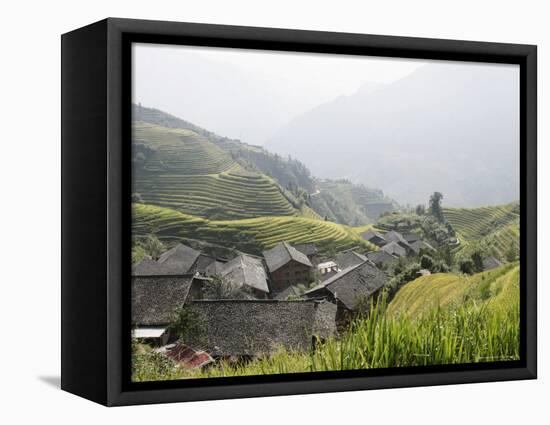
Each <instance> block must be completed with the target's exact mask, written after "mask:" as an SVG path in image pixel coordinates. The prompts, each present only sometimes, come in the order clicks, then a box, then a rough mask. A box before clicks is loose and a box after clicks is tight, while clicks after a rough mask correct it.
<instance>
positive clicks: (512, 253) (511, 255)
mask: <svg viewBox="0 0 550 425" xmlns="http://www.w3.org/2000/svg"><path fill="white" fill-rule="evenodd" d="M517 251H518V249H517V245H516V244H515V242H514V243H511V244H510V246H509V247H508V250H507V251H506V261H508V262H509V263H511V262H512V261H516V258H517Z"/></svg>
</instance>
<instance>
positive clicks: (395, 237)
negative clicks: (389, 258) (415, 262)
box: [384, 230, 414, 255]
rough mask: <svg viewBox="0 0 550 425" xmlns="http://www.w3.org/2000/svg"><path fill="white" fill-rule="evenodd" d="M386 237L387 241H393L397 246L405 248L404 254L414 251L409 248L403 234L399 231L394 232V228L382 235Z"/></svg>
mask: <svg viewBox="0 0 550 425" xmlns="http://www.w3.org/2000/svg"><path fill="white" fill-rule="evenodd" d="M384 237H385V238H386V241H387V243H388V244H389V243H391V242H395V243H396V244H398V245H399V246H401V247H402V248H403V249H405V251H406V254H405V255H409V254H412V253H413V252H414V251H413V249H412V248H411V246H410V244H409V243H408V242H407V240H406V239H405V238H404V237H403V235H402V234H401V233H399V232H396V231H395V230H392V231H390V232H388V233H386V234H385V235H384ZM386 245H387V244H386ZM386 245H384V246H386Z"/></svg>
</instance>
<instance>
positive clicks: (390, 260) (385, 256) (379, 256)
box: [367, 250, 398, 267]
mask: <svg viewBox="0 0 550 425" xmlns="http://www.w3.org/2000/svg"><path fill="white" fill-rule="evenodd" d="M367 258H368V259H369V260H370V261H372V262H373V263H374V264H375V265H376V266H377V267H389V266H391V265H393V264H395V263H396V262H397V261H398V258H397V257H394V256H393V255H391V254H389V253H387V252H386V251H383V250H379V251H372V252H368V253H367Z"/></svg>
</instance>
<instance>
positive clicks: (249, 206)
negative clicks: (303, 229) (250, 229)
mask: <svg viewBox="0 0 550 425" xmlns="http://www.w3.org/2000/svg"><path fill="white" fill-rule="evenodd" d="M133 131H134V135H133V137H134V143H135V145H134V146H138V147H141V146H145V147H147V148H148V151H147V155H146V159H145V161H144V164H142V165H141V164H140V166H136V167H134V179H133V180H134V181H133V184H134V186H133V189H132V191H133V192H134V193H139V195H140V196H141V199H142V200H143V202H144V203H147V204H153V205H158V206H162V207H168V208H172V209H175V210H178V211H181V212H184V213H187V214H191V215H196V216H199V217H205V218H212V217H213V218H217V219H240V218H251V217H261V216H287V215H295V214H297V213H298V212H297V211H296V210H295V209H294V208H293V206H292V205H291V204H290V203H289V202H288V200H287V199H286V197H285V196H284V195H283V194H282V193H281V190H280V188H279V186H278V185H277V184H276V183H275V182H274V181H273V180H272V179H270V178H269V177H267V176H265V175H263V174H258V173H252V172H249V171H246V170H244V169H243V168H242V167H241V166H239V165H238V164H236V163H235V162H234V161H233V160H232V158H231V157H230V156H229V155H228V154H227V153H226V152H224V151H223V150H222V149H220V148H219V147H218V146H216V145H215V144H213V143H212V142H210V141H209V140H208V139H206V138H204V137H202V136H200V135H198V134H196V133H194V132H193V131H190V130H183V129H173V128H165V127H160V126H157V125H152V124H145V123H135V124H134V127H133ZM136 149H137V148H136Z"/></svg>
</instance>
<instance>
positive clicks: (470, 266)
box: [458, 258, 474, 274]
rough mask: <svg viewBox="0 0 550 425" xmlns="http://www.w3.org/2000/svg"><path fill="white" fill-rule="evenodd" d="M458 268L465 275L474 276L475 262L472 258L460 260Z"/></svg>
mask: <svg viewBox="0 0 550 425" xmlns="http://www.w3.org/2000/svg"><path fill="white" fill-rule="evenodd" d="M458 267H459V268H460V271H461V272H462V273H464V274H474V262H473V261H472V260H471V259H470V258H464V259H462V260H460V263H459V264H458Z"/></svg>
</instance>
